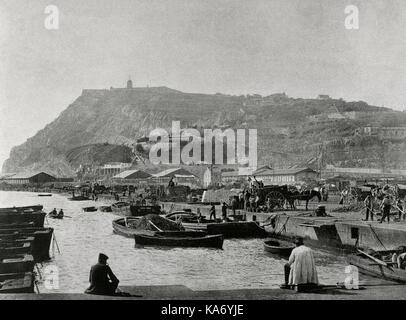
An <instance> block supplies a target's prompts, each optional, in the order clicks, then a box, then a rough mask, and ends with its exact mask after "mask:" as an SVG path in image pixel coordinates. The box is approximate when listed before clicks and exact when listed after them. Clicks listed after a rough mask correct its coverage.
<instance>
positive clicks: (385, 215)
mask: <svg viewBox="0 0 406 320" xmlns="http://www.w3.org/2000/svg"><path fill="white" fill-rule="evenodd" d="M374 202H375V197H374V196H373V195H372V193H369V194H368V195H367V196H366V198H365V199H364V205H365V219H364V221H368V220H369V219H371V221H373V220H374ZM379 208H380V209H381V211H382V217H381V219H380V221H379V222H380V223H382V222H383V221H385V219H387V220H388V223H389V222H390V213H391V209H392V208H395V210H397V212H398V220H399V221H401V220H402V219H403V220H405V219H406V213H405V210H404V204H403V202H402V200H401V199H400V198H398V199H393V198H392V197H391V196H390V195H389V194H387V195H385V196H384V198H383V200H382V201H381V203H380V206H379Z"/></svg>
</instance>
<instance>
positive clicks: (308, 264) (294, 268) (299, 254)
mask: <svg viewBox="0 0 406 320" xmlns="http://www.w3.org/2000/svg"><path fill="white" fill-rule="evenodd" d="M295 244H296V248H295V249H293V250H292V253H291V254H290V257H289V261H288V263H287V264H286V265H285V284H284V285H282V286H281V287H282V288H284V289H287V288H291V287H292V286H298V288H300V287H303V285H318V284H319V280H318V277H317V270H316V264H315V262H314V257H313V252H312V250H311V249H310V248H308V247H306V246H305V245H304V244H303V239H302V238H297V239H296V240H295Z"/></svg>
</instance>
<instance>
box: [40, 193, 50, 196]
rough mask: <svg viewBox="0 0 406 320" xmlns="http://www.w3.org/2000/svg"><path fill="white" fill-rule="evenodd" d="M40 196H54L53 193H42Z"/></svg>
mask: <svg viewBox="0 0 406 320" xmlns="http://www.w3.org/2000/svg"><path fill="white" fill-rule="evenodd" d="M38 197H52V194H51V193H40V194H39V195H38Z"/></svg>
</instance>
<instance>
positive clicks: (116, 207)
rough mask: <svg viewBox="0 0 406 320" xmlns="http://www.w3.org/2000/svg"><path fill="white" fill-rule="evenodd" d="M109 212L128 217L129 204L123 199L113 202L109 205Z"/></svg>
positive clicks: (129, 211) (129, 214) (129, 212)
mask: <svg viewBox="0 0 406 320" xmlns="http://www.w3.org/2000/svg"><path fill="white" fill-rule="evenodd" d="M111 212H113V213H114V214H117V215H120V216H125V217H129V216H131V210H130V204H129V203H128V202H124V201H119V202H116V203H113V204H112V205H111Z"/></svg>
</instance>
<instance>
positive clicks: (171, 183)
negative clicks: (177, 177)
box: [168, 177, 175, 188]
mask: <svg viewBox="0 0 406 320" xmlns="http://www.w3.org/2000/svg"><path fill="white" fill-rule="evenodd" d="M174 186H175V182H173V177H172V178H171V180H169V182H168V187H169V188H172V187H174Z"/></svg>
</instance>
